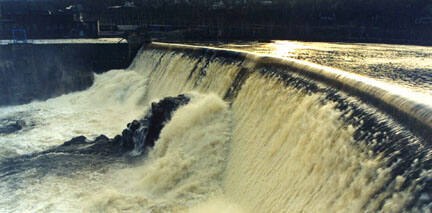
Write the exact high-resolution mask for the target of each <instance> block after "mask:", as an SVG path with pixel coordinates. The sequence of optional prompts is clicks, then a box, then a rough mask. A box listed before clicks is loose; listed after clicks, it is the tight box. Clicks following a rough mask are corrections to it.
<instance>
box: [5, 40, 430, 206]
mask: <svg viewBox="0 0 432 213" xmlns="http://www.w3.org/2000/svg"><path fill="white" fill-rule="evenodd" d="M160 46H163V47H157V46H156V47H155V48H153V47H152V46H150V47H147V48H143V50H142V51H141V52H140V53H139V55H138V56H137V57H136V59H135V61H134V62H133V64H132V65H131V67H130V68H129V69H128V70H115V71H110V72H108V73H105V74H101V75H97V76H96V78H95V84H94V85H93V86H92V87H91V88H89V89H88V90H86V91H83V92H76V93H72V94H68V95H63V96H61V97H58V98H53V99H50V100H47V101H45V102H34V103H31V104H28V105H22V106H15V107H8V108H2V109H1V110H0V119H1V120H3V121H4V123H7V122H9V120H10V122H9V123H11V122H12V123H13V122H15V120H24V121H25V124H26V125H25V126H24V128H23V129H21V130H19V131H17V132H13V133H8V134H2V135H0V146H1V151H0V154H1V155H0V179H1V182H2V185H1V186H0V192H1V194H2V196H1V199H0V210H1V211H5V212H36V211H41V212H59V211H63V212H137V211H138V212H322V211H328V212H376V211H382V212H400V211H412V212H426V211H428V210H429V209H431V208H432V204H431V200H432V197H431V196H432V192H431V190H430V189H431V187H432V181H431V178H430V177H431V172H432V170H431V168H430V167H431V166H430V165H432V164H431V159H430V156H431V153H430V152H431V149H430V145H429V143H428V142H429V141H427V140H428V139H427V138H423V136H424V134H423V133H424V132H425V131H417V130H412V129H410V128H407V127H406V124H404V123H403V122H404V121H405V120H403V119H402V120H400V119H399V118H396V117H394V116H393V115H391V113H388V111H386V110H382V109H381V108H379V107H377V108H376V107H373V106H371V105H370V104H368V103H364V102H363V101H362V100H363V98H362V96H358V97H357V96H351V95H349V93H347V92H346V91H340V90H337V89H335V88H333V87H329V86H327V84H324V83H321V82H320V81H319V79H317V78H316V77H313V76H312V78H308V77H304V76H303V75H301V73H300V74H299V72H291V71H290V70H287V68H286V67H284V66H281V65H275V66H264V65H263V66H261V65H260V62H257V61H256V60H255V59H254V57H253V56H251V55H248V56H246V57H245V56H244V55H242V54H237V53H234V52H229V51H225V50H211V49H205V48H196V47H182V48H180V49H179V48H177V49H176V48H175V47H173V46H172V45H165V46H164V45H160ZM314 79H315V80H314ZM359 86H361V87H362V88H365V85H359ZM366 89H367V88H366ZM366 89H365V90H366ZM367 91H372V90H367ZM374 91H375V90H373V91H372V92H374ZM378 92H379V91H378ZM180 94H185V96H186V97H188V98H190V101H189V102H188V103H185V104H184V105H181V106H179V108H178V109H177V110H175V111H174V112H172V113H171V119H169V120H168V121H167V122H164V123H163V125H164V126H163V128H162V130H161V131H160V134H159V137H158V139H157V140H156V142H155V145H154V147H148V148H147V149H146V150H144V151H143V152H137V151H136V150H132V151H127V152H124V153H120V154H119V155H109V154H106V153H98V151H97V150H96V152H95V153H91V152H81V151H76V150H75V151H71V152H69V151H59V150H60V149H54V150H56V151H47V152H41V153H40V151H42V150H47V149H48V148H50V147H56V146H57V145H60V144H62V143H63V142H64V141H68V140H70V139H71V138H72V137H75V136H78V135H84V136H86V137H87V138H89V139H88V140H91V139H92V138H94V137H96V136H98V135H100V134H105V135H107V136H108V137H110V138H114V137H115V135H116V134H121V131H122V129H124V128H125V127H126V124H127V123H129V122H131V121H132V120H135V119H137V120H138V119H141V118H143V117H144V116H145V113H147V112H149V109H150V108H151V103H152V102H158V101H160V100H163V99H164V98H166V97H175V96H178V95H180ZM377 94H378V93H377ZM392 100H394V99H391V100H390V101H392ZM388 105H389V106H392V105H391V103H389V104H388ZM385 106H387V105H385ZM387 107H388V106H387ZM399 111H401V113H407V114H408V115H411V114H415V113H416V112H417V111H413V110H411V109H408V108H407V110H405V111H403V110H399ZM399 111H398V112H399ZM409 113H411V114H409ZM10 117H13V118H14V119H15V120H13V119H12V120H11V119H10ZM420 118H421V117H420ZM8 119H9V120H8ZM418 123H419V124H418V125H423V124H422V123H421V122H418ZM426 131H427V130H426ZM110 141H111V142H107V143H115V142H114V141H115V140H114V139H111V140H110ZM83 144H84V145H83V146H82V147H83V149H87V148H88V147H89V146H91V145H92V144H91V143H90V142H85V141H83ZM85 144H88V145H85ZM81 145H82V144H81ZM81 145H80V146H81ZM31 153H33V154H31ZM34 153H36V154H34ZM37 153H39V154H37ZM25 154H29V155H25ZM137 155H138V156H137Z"/></svg>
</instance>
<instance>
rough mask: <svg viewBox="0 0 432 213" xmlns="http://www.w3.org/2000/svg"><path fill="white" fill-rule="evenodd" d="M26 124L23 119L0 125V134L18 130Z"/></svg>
mask: <svg viewBox="0 0 432 213" xmlns="http://www.w3.org/2000/svg"><path fill="white" fill-rule="evenodd" d="M25 126H26V123H25V121H23V120H17V121H16V122H15V123H14V124H9V125H6V126H5V127H0V134H11V133H14V132H18V131H20V130H21V129H23V128H24V127H25Z"/></svg>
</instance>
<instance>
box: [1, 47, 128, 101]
mask: <svg viewBox="0 0 432 213" xmlns="http://www.w3.org/2000/svg"><path fill="white" fill-rule="evenodd" d="M130 61H131V60H130V59H129V56H128V45H127V44H126V43H121V44H117V43H98V44H92V43H64V44H10V45H0V105H11V104H23V103H28V102H30V101H32V100H45V99H47V98H50V97H55V96H58V95H61V94H65V93H69V92H73V91H79V90H83V89H87V88H88V87H90V86H91V85H92V83H93V78H94V77H93V73H99V72H104V71H107V70H111V69H124V68H126V67H127V66H128V65H129V63H130Z"/></svg>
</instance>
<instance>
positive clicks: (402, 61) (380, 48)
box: [197, 41, 432, 94]
mask: <svg viewBox="0 0 432 213" xmlns="http://www.w3.org/2000/svg"><path fill="white" fill-rule="evenodd" d="M197 45H203V44H197ZM204 45H206V46H214V47H218V48H225V49H233V50H241V51H248V52H254V53H258V54H263V55H271V56H277V57H283V58H294V59H299V60H305V61H309V62H312V63H316V64H320V65H324V66H329V67H334V68H338V69H341V70H344V71H348V72H353V73H356V74H360V75H364V76H368V77H373V78H375V79H380V80H382V81H386V82H391V83H393V84H396V85H400V86H405V87H409V88H410V89H412V90H415V91H418V92H424V93H428V94H432V47H429V46H415V45H394V44H368V43H326V42H302V41H272V42H269V43H263V42H248V43H228V44H225V43H210V44H204Z"/></svg>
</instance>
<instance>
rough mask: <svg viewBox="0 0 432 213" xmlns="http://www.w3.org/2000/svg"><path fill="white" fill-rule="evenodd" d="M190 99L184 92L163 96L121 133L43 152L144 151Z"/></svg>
mask: <svg viewBox="0 0 432 213" xmlns="http://www.w3.org/2000/svg"><path fill="white" fill-rule="evenodd" d="M189 100H190V99H189V98H188V97H186V96H185V95H179V96H177V97H167V98H164V99H163V100H161V101H159V102H157V103H152V104H151V108H150V109H149V111H148V112H147V113H146V115H145V116H144V118H142V119H141V120H134V121H132V122H131V123H128V124H127V128H126V129H124V130H123V131H122V134H121V135H117V136H115V137H114V138H111V139H110V138H108V137H106V136H105V135H100V136H99V137H97V138H95V139H94V140H93V141H91V140H88V139H87V138H86V137H84V136H79V137H76V138H73V139H71V140H70V141H67V142H65V143H64V144H63V145H61V146H59V147H56V148H54V149H52V150H48V151H46V152H63V153H65V152H66V153H80V154H100V155H123V154H124V153H125V152H128V151H132V150H134V151H135V153H137V154H140V153H143V152H144V151H145V149H146V148H147V147H153V146H154V145H155V142H156V141H157V139H159V135H160V132H161V130H162V128H163V127H164V125H165V123H166V122H167V121H169V120H170V119H171V116H172V114H173V112H174V111H175V110H177V109H178V108H179V107H180V106H182V105H185V104H187V103H188V102H189Z"/></svg>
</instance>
